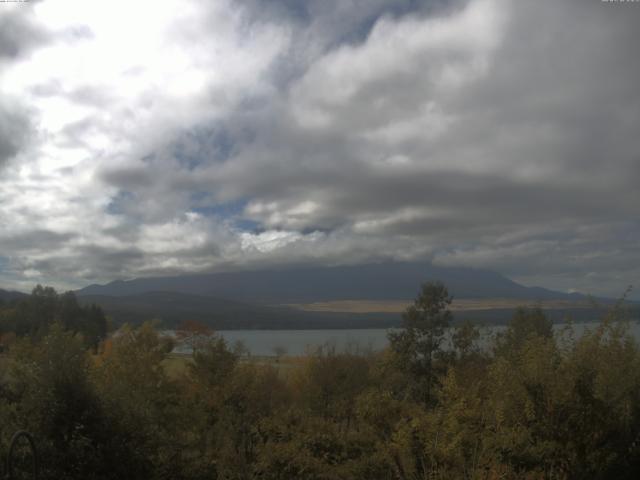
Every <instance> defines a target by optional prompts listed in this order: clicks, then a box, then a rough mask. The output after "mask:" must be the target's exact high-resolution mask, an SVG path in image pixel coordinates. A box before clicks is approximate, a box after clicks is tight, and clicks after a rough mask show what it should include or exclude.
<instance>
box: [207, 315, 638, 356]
mask: <svg viewBox="0 0 640 480" xmlns="http://www.w3.org/2000/svg"><path fill="white" fill-rule="evenodd" d="M597 325H598V322H587V323H576V324H574V326H573V327H574V331H575V333H576V336H579V335H581V334H582V333H583V332H584V331H585V330H586V329H587V328H589V329H593V328H594V327H596V326H597ZM564 326H565V325H564V324H556V325H554V329H555V330H556V332H559V331H560V330H561V329H562V328H563V327H564ZM505 328H506V327H504V326H491V327H482V328H481V329H480V331H481V340H480V341H481V344H485V345H488V344H489V342H490V340H491V337H492V336H493V335H495V334H496V333H497V332H500V331H502V330H504V329H505ZM630 329H631V333H632V334H633V336H634V337H635V338H636V340H638V341H640V323H639V322H638V321H633V322H631V324H630ZM389 331H390V329H384V328H371V329H351V330H349V329H346V330H221V331H219V332H218V334H219V335H221V336H222V337H223V338H224V339H225V340H226V341H227V343H228V344H229V345H230V346H233V345H234V344H236V343H237V342H242V343H243V344H244V346H245V347H246V348H247V349H248V351H249V352H250V353H251V355H255V356H268V355H274V354H275V353H274V352H275V350H276V349H277V348H283V349H284V351H286V354H287V355H304V354H305V353H307V351H309V350H313V349H315V348H317V347H319V346H322V345H325V344H329V345H333V346H335V347H336V350H337V351H344V350H345V349H351V350H359V351H363V350H374V351H375V350H382V349H384V348H385V347H386V346H387V344H388V341H387V332H389Z"/></svg>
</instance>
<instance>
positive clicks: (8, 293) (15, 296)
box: [0, 288, 28, 302]
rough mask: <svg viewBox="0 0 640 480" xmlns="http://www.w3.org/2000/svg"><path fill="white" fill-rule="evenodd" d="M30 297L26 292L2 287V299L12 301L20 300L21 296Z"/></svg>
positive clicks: (0, 293) (0, 296) (0, 295)
mask: <svg viewBox="0 0 640 480" xmlns="http://www.w3.org/2000/svg"><path fill="white" fill-rule="evenodd" d="M25 297H28V295H27V294H26V293H22V292H15V291H12V290H2V289H1V288H0V301H2V302H11V301H13V300H20V299H21V298H25Z"/></svg>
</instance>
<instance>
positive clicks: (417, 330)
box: [388, 282, 453, 403]
mask: <svg viewBox="0 0 640 480" xmlns="http://www.w3.org/2000/svg"><path fill="white" fill-rule="evenodd" d="M452 301H453V297H451V296H450V295H449V291H448V290H447V288H446V287H445V286H444V284H442V283H441V282H428V283H425V284H423V285H422V287H421V290H420V293H419V295H418V297H417V298H416V299H415V301H414V303H413V305H411V306H409V307H408V308H407V310H406V311H405V313H404V315H403V325H402V330H401V331H399V332H391V333H389V335H388V338H389V342H390V344H391V349H392V351H393V352H394V353H395V356H396V360H397V361H398V362H399V366H400V368H401V369H403V370H405V371H406V372H407V373H409V374H410V375H411V376H413V377H414V378H415V380H417V381H418V386H419V387H420V388H419V390H421V392H419V394H420V396H422V398H423V400H424V401H425V403H430V402H431V400H432V398H431V394H432V387H433V385H434V384H435V382H436V377H437V375H436V373H437V372H436V371H435V370H434V361H435V359H436V356H437V355H438V353H440V352H441V348H440V346H441V344H442V341H443V339H444V334H445V331H446V329H447V328H448V327H449V325H450V323H451V318H452V315H451V311H450V310H449V305H451V302H452Z"/></svg>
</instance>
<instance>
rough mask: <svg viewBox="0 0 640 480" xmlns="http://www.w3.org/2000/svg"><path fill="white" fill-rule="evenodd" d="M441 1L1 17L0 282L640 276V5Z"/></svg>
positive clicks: (71, 4) (180, 6)
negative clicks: (275, 271) (265, 270)
mask: <svg viewBox="0 0 640 480" xmlns="http://www.w3.org/2000/svg"><path fill="white" fill-rule="evenodd" d="M445 3H446V4H445V5H444V6H443V7H442V8H439V9H430V8H424V9H415V10H413V11H411V10H408V9H407V10H403V11H400V10H399V7H398V5H397V3H396V2H386V1H384V0H380V1H375V2H374V1H366V2H360V1H356V2H330V1H328V0H322V1H312V2H305V3H304V4H300V5H298V6H297V8H298V9H300V10H301V11H297V10H296V11H295V12H294V11H290V10H289V7H288V5H289V4H287V3H282V4H280V3H277V2H268V4H265V3H264V2H255V1H252V0H243V1H231V0H219V1H215V2H204V1H196V0H188V1H185V2H183V1H177V0H166V1H162V2H151V1H147V0H140V1H137V2H133V3H131V2H102V1H87V0H84V1H79V0H78V1H75V0H74V1H72V0H45V1H43V2H37V3H33V4H30V5H28V6H25V8H23V9H21V10H17V9H15V8H12V9H11V10H10V14H8V13H7V12H9V10H6V11H5V10H4V7H3V11H2V12H1V13H0V26H2V25H4V24H9V25H12V26H14V28H12V29H4V30H3V31H2V33H0V38H1V39H4V37H7V40H6V42H4V43H3V45H4V46H5V47H6V46H8V47H6V48H5V47H3V46H0V71H1V73H2V75H1V77H0V90H1V91H2V97H1V100H0V168H1V169H2V170H1V171H0V257H5V258H8V263H7V261H3V268H4V270H3V271H2V272H0V282H1V283H3V284H5V283H6V284H12V285H17V286H24V285H27V284H29V282H32V281H34V280H38V279H39V280H40V281H43V282H51V283H55V284H57V285H65V286H80V285H83V284H85V283H89V282H93V281H99V280H109V279H112V278H115V277H132V276H136V275H156V274H162V273H175V272H180V271H206V270H211V269H216V268H235V267H238V266H243V267H247V266H261V265H262V266H267V265H281V264H289V263H295V262H318V263H323V264H337V263H356V262H361V261H369V260H377V259H383V258H402V259H411V258H418V257H420V258H425V257H429V258H434V259H435V261H436V262H439V263H441V264H447V265H471V266H478V267H489V268H497V269H500V270H501V271H503V272H505V273H508V274H510V275H513V276H514V277H516V278H519V279H523V281H527V282H529V281H536V282H539V283H543V284H545V285H548V286H558V287H559V288H563V289H567V288H583V289H584V288H587V287H589V288H593V289H595V290H598V289H600V290H602V287H601V286H600V284H601V283H602V279H608V280H607V281H610V282H611V284H612V285H616V287H615V288H613V289H614V290H615V289H616V288H617V285H618V284H619V283H621V282H626V281H627V279H631V280H630V281H633V278H637V276H638V274H639V273H640V271H639V270H638V267H636V266H635V265H638V264H639V263H638V260H639V258H640V257H639V256H638V255H639V253H638V249H637V246H635V243H634V242H635V240H634V239H635V238H637V235H638V234H639V232H640V226H639V225H638V221H637V220H638V218H640V213H639V211H638V205H639V204H640V203H638V200H639V198H638V194H637V191H638V190H637V188H636V185H635V180H634V179H635V178H638V176H639V175H640V169H639V167H638V158H637V152H638V151H640V140H638V135H637V125H638V121H639V118H638V111H640V109H639V108H638V107H640V95H639V94H638V89H637V85H638V81H639V80H640V72H639V69H638V64H637V62H636V61H635V58H636V56H637V52H636V48H635V45H637V40H638V33H637V32H638V30H637V28H636V23H637V19H638V17H637V15H638V13H637V12H640V11H638V10H637V9H635V10H632V9H630V8H626V7H621V8H617V7H616V8H612V7H611V6H610V5H604V4H603V5H600V4H599V5H593V4H585V3H584V2H577V1H570V2H564V3H558V2H553V1H551V0H545V1H541V2H535V3H533V2H520V3H512V2H506V1H501V0H469V1H466V2H451V3H448V2H445ZM3 15H4V16H3ZM576 16H579V18H580V22H576V21H575V18H576ZM3 22H4V23H3ZM369 27H370V28H369ZM7 32H9V33H7ZM11 32H14V33H11ZM14 37H16V38H17V37H24V38H25V40H24V42H23V43H20V42H16V41H15V39H16V38H14ZM3 41H4V40H3ZM9 47H10V48H9ZM243 222H249V224H248V225H247V224H245V223H243ZM243 225H244V226H245V227H246V228H243V227H242V226H243ZM5 263H7V265H5ZM585 272H594V273H596V274H597V275H600V276H597V275H596V276H594V275H591V276H589V275H587V274H586V273H585Z"/></svg>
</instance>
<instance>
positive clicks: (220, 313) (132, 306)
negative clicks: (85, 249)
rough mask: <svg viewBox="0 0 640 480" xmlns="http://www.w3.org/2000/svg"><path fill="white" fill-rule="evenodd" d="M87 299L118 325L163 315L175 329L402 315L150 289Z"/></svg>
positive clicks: (383, 319)
mask: <svg viewBox="0 0 640 480" xmlns="http://www.w3.org/2000/svg"><path fill="white" fill-rule="evenodd" d="M79 300H80V301H81V302H82V303H84V304H90V303H96V304H98V305H100V306H101V307H102V308H103V309H104V311H105V313H107V315H109V316H110V317H111V318H112V319H113V321H114V322H115V323H116V324H122V323H131V324H139V323H141V322H143V321H145V320H159V321H160V322H161V325H162V326H163V327H164V328H175V327H177V326H179V325H180V323H182V322H183V321H184V320H195V321H199V322H202V323H205V324H207V325H209V326H211V327H212V328H214V329H218V330H224V329H227V330H229V329H232V330H235V329H323V328H376V327H379V328H387V327H391V326H396V325H397V324H398V323H399V318H400V316H399V315H398V314H389V313H375V314H371V313H367V314H353V313H334V312H331V313H325V312H304V311H301V310H297V309H293V308H287V307H272V306H266V305H259V304H248V303H242V302H235V301H229V300H221V299H218V298H213V297H205V296H200V295H191V294H184V293H179V292H146V293H140V294H133V295H128V296H119V297H114V296H105V295H83V296H80V297H79Z"/></svg>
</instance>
